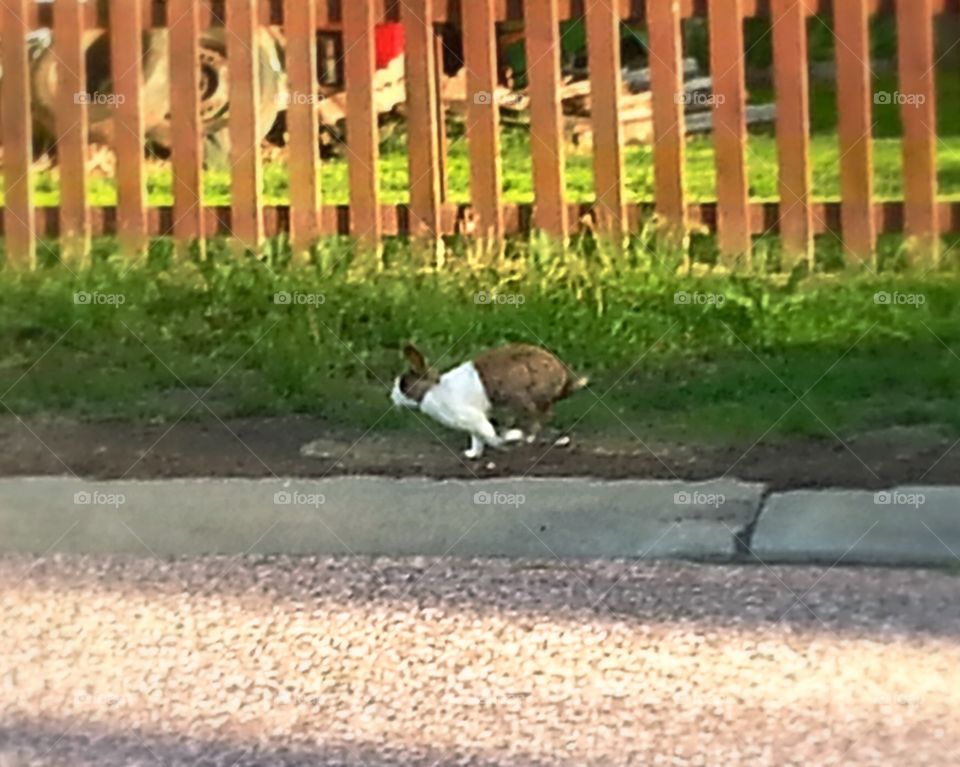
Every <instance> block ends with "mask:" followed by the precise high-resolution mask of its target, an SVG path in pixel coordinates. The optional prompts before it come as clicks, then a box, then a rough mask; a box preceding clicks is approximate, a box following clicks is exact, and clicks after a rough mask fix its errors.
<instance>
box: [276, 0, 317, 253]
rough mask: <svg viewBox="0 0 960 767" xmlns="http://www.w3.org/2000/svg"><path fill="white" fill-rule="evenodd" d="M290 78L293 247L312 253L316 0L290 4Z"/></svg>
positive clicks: (314, 228)
mask: <svg viewBox="0 0 960 767" xmlns="http://www.w3.org/2000/svg"><path fill="white" fill-rule="evenodd" d="M284 10H285V14H286V15H285V18H284V31H285V33H286V37H287V76H288V77H289V79H290V102H289V104H288V106H287V129H288V130H289V131H290V153H289V158H290V159H289V167H290V202H291V205H292V208H293V210H292V218H291V225H292V227H293V231H292V236H291V239H292V243H293V248H294V250H295V251H296V252H298V253H304V252H306V251H307V250H308V249H309V248H310V247H311V246H312V245H314V244H315V243H316V240H317V237H318V236H319V233H320V232H319V219H318V217H317V216H318V211H319V209H320V176H319V170H320V146H319V136H320V120H319V117H318V115H317V109H316V98H317V95H318V90H317V32H316V29H317V5H316V2H315V0H286V4H285V6H284Z"/></svg>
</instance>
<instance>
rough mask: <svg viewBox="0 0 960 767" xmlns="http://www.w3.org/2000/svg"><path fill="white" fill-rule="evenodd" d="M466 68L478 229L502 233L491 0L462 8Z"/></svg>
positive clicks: (474, 1) (496, 234) (472, 187)
mask: <svg viewBox="0 0 960 767" xmlns="http://www.w3.org/2000/svg"><path fill="white" fill-rule="evenodd" d="M461 11H462V14H463V19H462V24H463V48H464V59H465V66H466V68H467V141H468V142H469V146H470V195H471V202H472V204H473V210H474V212H475V213H476V220H477V231H478V233H479V234H480V235H481V236H483V237H487V238H489V237H493V238H499V237H501V236H503V226H504V222H503V211H502V210H501V200H502V197H503V171H502V164H501V163H502V160H501V157H500V108H499V106H498V104H497V101H496V91H497V84H498V83H497V43H496V27H495V24H494V22H495V16H496V8H495V7H494V0H472V1H471V2H470V3H467V4H465V5H464V6H463V7H462V9H461Z"/></svg>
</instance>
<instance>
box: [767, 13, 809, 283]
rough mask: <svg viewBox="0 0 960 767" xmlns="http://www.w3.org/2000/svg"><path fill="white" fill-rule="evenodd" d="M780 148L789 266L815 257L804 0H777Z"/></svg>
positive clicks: (774, 26) (775, 50)
mask: <svg viewBox="0 0 960 767" xmlns="http://www.w3.org/2000/svg"><path fill="white" fill-rule="evenodd" d="M771 10H772V13H773V19H772V20H771V24H772V30H773V53H774V62H773V67H774V79H775V85H776V93H777V149H778V152H779V162H780V236H781V238H782V241H783V254H784V263H783V267H784V269H785V270H789V269H791V268H793V266H795V265H796V264H797V263H798V262H801V261H805V262H810V261H811V259H812V258H813V214H812V211H811V207H810V196H811V186H812V179H811V166H810V91H809V75H808V70H807V14H806V3H805V2H804V0H773V7H772V9H771Z"/></svg>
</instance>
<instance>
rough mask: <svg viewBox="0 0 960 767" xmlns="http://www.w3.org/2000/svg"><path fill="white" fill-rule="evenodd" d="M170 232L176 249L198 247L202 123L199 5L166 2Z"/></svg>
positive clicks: (202, 233) (200, 235)
mask: <svg viewBox="0 0 960 767" xmlns="http://www.w3.org/2000/svg"><path fill="white" fill-rule="evenodd" d="M167 24H168V26H169V29H170V95H171V109H170V133H171V143H172V157H171V160H172V165H173V215H174V223H173V233H174V237H175V238H176V240H177V242H178V244H179V246H180V248H181V250H183V249H184V248H186V247H188V246H189V245H191V244H192V243H195V242H196V243H199V245H200V247H201V248H202V247H203V239H204V237H205V231H204V226H203V224H204V221H203V124H202V121H201V119H200V87H201V80H200V38H199V34H200V4H199V3H198V2H196V0H169V5H168V6H167Z"/></svg>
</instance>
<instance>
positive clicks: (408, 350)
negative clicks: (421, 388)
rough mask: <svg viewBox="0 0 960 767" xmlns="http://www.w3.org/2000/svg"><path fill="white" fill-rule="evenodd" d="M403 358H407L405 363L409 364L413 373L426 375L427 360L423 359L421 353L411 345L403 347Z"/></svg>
mask: <svg viewBox="0 0 960 767" xmlns="http://www.w3.org/2000/svg"><path fill="white" fill-rule="evenodd" d="M403 356H404V357H406V358H407V362H409V363H410V369H411V370H412V371H413V372H414V373H426V372H427V360H426V359H425V358H424V356H423V353H422V352H421V351H420V350H419V349H418V348H417V347H416V346H414V345H413V344H411V343H408V344H407V345H406V346H404V347H403Z"/></svg>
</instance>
